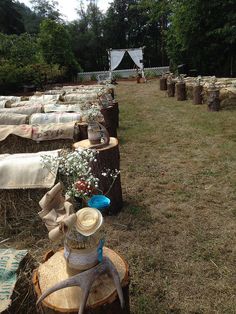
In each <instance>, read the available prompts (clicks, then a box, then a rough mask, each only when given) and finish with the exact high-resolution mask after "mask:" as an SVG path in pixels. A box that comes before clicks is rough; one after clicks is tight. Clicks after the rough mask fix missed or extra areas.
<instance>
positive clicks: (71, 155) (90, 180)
mask: <svg viewBox="0 0 236 314" xmlns="http://www.w3.org/2000/svg"><path fill="white" fill-rule="evenodd" d="M96 154H97V153H96V151H95V150H91V149H83V150H82V149H76V150H75V151H73V152H66V151H62V153H61V155H60V156H59V157H56V158H55V157H54V158H53V157H51V156H49V155H45V156H43V158H42V163H43V166H44V167H46V168H48V169H49V170H50V171H54V173H55V169H56V168H57V166H58V163H59V166H58V174H59V179H60V180H61V181H62V182H63V184H64V186H65V188H66V193H67V195H69V196H70V197H78V198H82V199H86V198H88V197H90V196H91V194H92V193H93V191H94V190H96V189H97V188H98V182H99V179H98V178H96V177H95V176H94V175H93V173H92V168H91V163H92V162H96Z"/></svg>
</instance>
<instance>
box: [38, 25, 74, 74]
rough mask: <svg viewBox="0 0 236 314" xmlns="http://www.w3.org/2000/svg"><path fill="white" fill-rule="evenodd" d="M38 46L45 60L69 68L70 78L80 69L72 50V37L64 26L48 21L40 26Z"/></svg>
mask: <svg viewBox="0 0 236 314" xmlns="http://www.w3.org/2000/svg"><path fill="white" fill-rule="evenodd" d="M38 44H39V48H40V52H41V54H42V58H43V60H44V61H45V62H46V63H48V64H58V65H60V67H66V68H67V74H68V75H69V76H73V75H76V73H77V71H78V70H79V69H80V67H79V64H78V63H77V61H76V59H75V56H74V54H73V50H72V40H71V36H70V34H69V32H68V30H67V28H66V26H64V25H63V24H60V23H59V22H56V21H53V20H50V19H46V20H43V21H42V23H41V24H40V32H39V35H38Z"/></svg>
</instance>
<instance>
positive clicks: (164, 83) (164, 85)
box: [160, 77, 167, 90]
mask: <svg viewBox="0 0 236 314" xmlns="http://www.w3.org/2000/svg"><path fill="white" fill-rule="evenodd" d="M160 90H167V78H166V77H161V78H160Z"/></svg>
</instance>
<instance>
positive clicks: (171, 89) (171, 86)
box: [167, 82, 175, 97]
mask: <svg viewBox="0 0 236 314" xmlns="http://www.w3.org/2000/svg"><path fill="white" fill-rule="evenodd" d="M167 95H168V97H174V96H175V82H167Z"/></svg>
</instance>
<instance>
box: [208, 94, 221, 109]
mask: <svg viewBox="0 0 236 314" xmlns="http://www.w3.org/2000/svg"><path fill="white" fill-rule="evenodd" d="M207 105H208V110H209V111H219V110H220V91H219V89H216V88H215V89H214V88H213V89H209V90H208V97H207Z"/></svg>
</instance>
